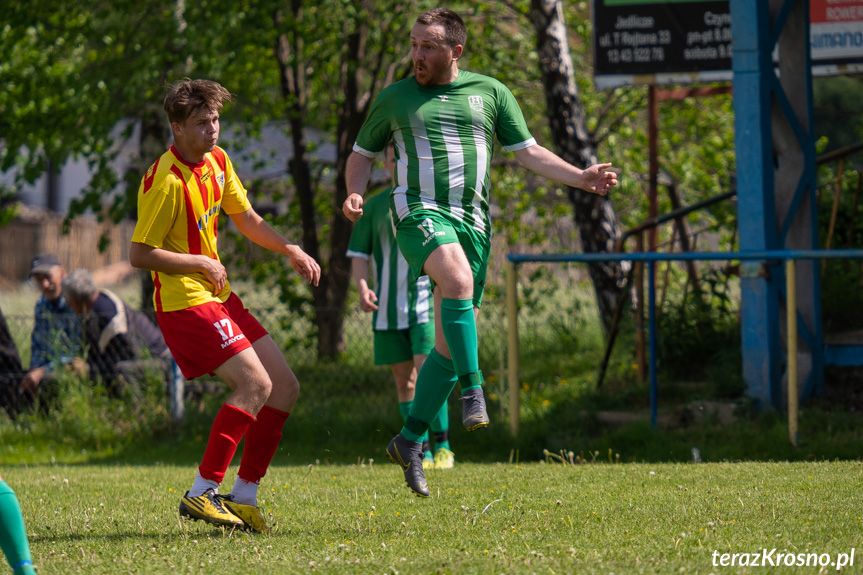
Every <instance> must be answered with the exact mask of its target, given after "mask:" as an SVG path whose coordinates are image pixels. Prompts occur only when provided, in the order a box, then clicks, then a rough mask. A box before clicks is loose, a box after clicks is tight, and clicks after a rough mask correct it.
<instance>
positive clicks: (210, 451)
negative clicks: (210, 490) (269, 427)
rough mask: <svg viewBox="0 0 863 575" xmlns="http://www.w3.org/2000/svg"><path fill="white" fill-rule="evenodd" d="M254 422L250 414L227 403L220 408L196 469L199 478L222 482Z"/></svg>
mask: <svg viewBox="0 0 863 575" xmlns="http://www.w3.org/2000/svg"><path fill="white" fill-rule="evenodd" d="M254 421H255V418H254V416H252V414H250V413H247V412H245V411H243V410H242V409H240V408H239V407H234V406H233V405H228V404H227V403H226V404H224V405H223V406H222V408H221V409H220V410H219V413H217V414H216V419H215V420H214V421H213V428H212V429H211V430H210V439H209V440H207V449H205V450H204V458H203V459H202V460H201V466H200V467H199V468H198V471H199V472H200V474H201V477H203V478H204V479H210V480H212V481H218V482H219V483H221V482H222V479H224V478H225V471H226V470H227V469H228V466H229V465H230V464H231V460H232V459H233V458H234V453H236V452H237V445H238V444H239V443H240V440H241V439H243V436H244V435H245V434H246V431H248V429H249V426H250V425H252V423H253V422H254Z"/></svg>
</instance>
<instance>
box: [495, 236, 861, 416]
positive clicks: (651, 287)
mask: <svg viewBox="0 0 863 575" xmlns="http://www.w3.org/2000/svg"><path fill="white" fill-rule="evenodd" d="M507 259H508V260H509V261H511V262H513V263H514V264H516V265H518V264H520V263H528V262H549V263H587V262H620V261H632V262H635V261H640V262H647V264H648V278H649V279H648V295H647V298H648V308H647V309H648V312H647V321H648V333H649V337H650V350H649V366H648V369H649V372H650V421H651V424H652V425H653V426H654V427H656V423H657V411H658V404H659V399H658V396H659V389H658V383H657V372H656V282H655V280H654V279H653V278H654V276H655V275H656V274H655V273H654V266H655V265H656V262H660V261H716V260H725V261H740V262H742V263H747V262H749V263H753V262H758V261H761V262H768V263H770V265H771V268H772V269H774V270H775V271H778V272H780V273H779V274H776V276H775V278H774V281H775V282H777V283H779V282H781V281H782V280H784V273H782V272H783V270H782V267H783V264H784V263H785V262H787V261H788V260H804V261H806V260H809V261H814V260H822V259H856V260H863V249H860V250H750V251H739V252H683V253H666V252H634V253H625V252H616V253H589V254H508V255H507ZM741 283H742V282H741ZM798 324H799V322H798ZM857 347H859V346H857ZM827 349H828V353H827V354H826V355H827V356H828V357H829V358H831V359H834V358H835V359H836V360H837V361H838V360H843V361H844V360H845V359H847V356H849V355H853V354H854V353H855V352H854V351H851V352H849V351H848V349H846V350H843V349H842V347H841V346H838V347H829V348H827ZM857 352H858V353H859V350H858V351H857ZM819 355H822V356H823V355H825V354H824V350H823V349H822V350H819ZM831 365H846V364H843V363H831ZM855 365H856V364H855ZM780 391H781V390H780Z"/></svg>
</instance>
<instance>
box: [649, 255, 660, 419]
mask: <svg viewBox="0 0 863 575" xmlns="http://www.w3.org/2000/svg"><path fill="white" fill-rule="evenodd" d="M647 298H648V299H647V332H648V335H649V337H650V360H649V363H650V425H652V426H653V428H654V429H656V427H657V421H656V419H657V418H656V411H657V403H658V401H659V400H658V398H657V395H658V391H657V384H656V262H655V261H649V262H647Z"/></svg>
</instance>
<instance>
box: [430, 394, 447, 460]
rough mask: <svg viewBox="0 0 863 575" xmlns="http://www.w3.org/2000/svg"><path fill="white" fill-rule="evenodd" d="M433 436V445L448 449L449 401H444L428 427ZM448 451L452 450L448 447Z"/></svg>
mask: <svg viewBox="0 0 863 575" xmlns="http://www.w3.org/2000/svg"><path fill="white" fill-rule="evenodd" d="M429 429H430V430H431V432H432V433H434V436H435V442H434V447H435V450H438V449H450V447H449V402H448V401H444V402H443V405H442V406H441V408H440V411H438V412H437V415H436V416H435V418H434V421H432V422H431V427H430V428H429ZM450 451H452V450H451V449H450Z"/></svg>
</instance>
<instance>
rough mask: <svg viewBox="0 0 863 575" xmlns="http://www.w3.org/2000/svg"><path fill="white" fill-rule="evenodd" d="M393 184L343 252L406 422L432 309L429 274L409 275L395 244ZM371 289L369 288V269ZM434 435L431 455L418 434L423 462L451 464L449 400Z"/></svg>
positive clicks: (428, 344)
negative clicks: (368, 314)
mask: <svg viewBox="0 0 863 575" xmlns="http://www.w3.org/2000/svg"><path fill="white" fill-rule="evenodd" d="M385 160H386V161H385V162H384V166H385V168H386V170H387V172H388V173H390V174H392V172H393V168H394V167H395V157H394V152H393V146H392V145H388V146H387V149H386V153H385ZM391 192H392V187H389V188H387V189H386V190H383V191H381V192H380V193H378V194H377V195H375V196H374V197H372V198H369V200H368V201H366V203H365V204H364V205H363V213H364V214H365V217H364V218H362V219H361V220H359V221H358V222H357V224H356V225H355V226H354V230H353V232H352V233H351V240H350V243H349V245H348V256H349V257H350V258H351V274H352V275H353V278H354V281H355V282H356V284H357V291H359V294H360V309H362V310H363V311H364V312H372V313H373V315H372V325H373V328H374V349H375V365H389V366H390V370H391V371H392V373H393V379H394V380H395V384H396V393H397V394H398V398H399V411H400V412H401V414H402V418H403V420H404V421H405V422H407V418H408V414H409V412H410V407H411V404H412V403H413V399H414V388H415V385H416V377H417V373H419V371H420V369H421V368H422V365H423V362H424V361H425V359H426V356H427V355H428V354H429V352H430V351H431V350H432V348H433V347H434V323H433V320H434V312H433V310H432V307H431V285H430V284H431V282H430V281H429V278H428V276H421V277H420V278H417V279H415V278H413V277H411V274H410V270H409V269H408V264H407V261H405V258H404V256H403V255H402V254H401V252H400V251H399V249H398V246H397V245H396V239H395V236H394V235H393V220H392V217H391V216H390V200H389V196H390V193H391ZM370 269H371V275H372V277H373V278H374V282H373V285H374V290H373V289H371V288H370V287H369V270H370ZM431 432H432V433H434V436H435V451H434V455H432V452H431V446H430V444H429V441H428V432H426V433H425V434H424V435H423V437H422V438H420V439H421V441H420V443H421V444H422V450H423V467H425V468H426V469H428V468H435V469H450V468H452V467H453V466H454V464H455V455H454V454H453V452H452V449H451V448H450V444H449V405H448V403H447V402H446V401H444V403H443V405H442V406H441V408H440V411H438V414H437V415H436V416H435V418H434V420H432V421H431Z"/></svg>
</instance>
